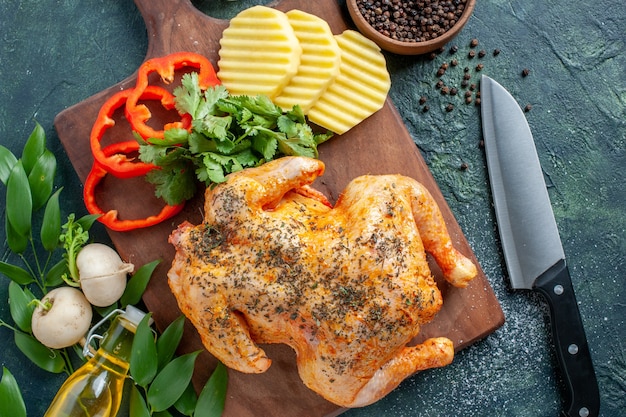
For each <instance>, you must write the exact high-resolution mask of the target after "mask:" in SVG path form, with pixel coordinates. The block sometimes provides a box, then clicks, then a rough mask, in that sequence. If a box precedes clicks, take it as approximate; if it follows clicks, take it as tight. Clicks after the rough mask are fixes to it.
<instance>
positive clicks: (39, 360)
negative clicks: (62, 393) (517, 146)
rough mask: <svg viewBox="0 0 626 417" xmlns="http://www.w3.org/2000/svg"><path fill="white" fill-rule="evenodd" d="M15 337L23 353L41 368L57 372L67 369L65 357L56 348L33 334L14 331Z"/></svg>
mask: <svg viewBox="0 0 626 417" xmlns="http://www.w3.org/2000/svg"><path fill="white" fill-rule="evenodd" d="M14 339H15V344H16V345H17V347H18V348H19V349H20V350H21V351H22V353H23V354H24V355H26V356H27V357H28V359H30V360H31V361H32V362H33V363H34V364H35V365H37V366H39V367H40V368H41V369H44V370H46V371H48V372H52V373H55V374H58V373H61V372H63V371H64V370H65V361H64V360H63V357H62V356H61V355H60V354H59V353H58V352H57V351H55V350H54V349H50V348H48V347H46V346H44V345H43V344H41V342H39V341H38V340H37V339H35V338H34V337H33V336H31V335H29V334H26V333H22V332H20V331H16V332H14Z"/></svg>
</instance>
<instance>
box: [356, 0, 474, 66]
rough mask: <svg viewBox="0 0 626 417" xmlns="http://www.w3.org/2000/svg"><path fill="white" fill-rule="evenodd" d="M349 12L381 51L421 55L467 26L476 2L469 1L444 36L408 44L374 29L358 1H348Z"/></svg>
mask: <svg viewBox="0 0 626 417" xmlns="http://www.w3.org/2000/svg"><path fill="white" fill-rule="evenodd" d="M346 3H347V6H348V12H349V13H350V17H352V20H353V21H354V24H355V25H356V27H357V28H358V29H359V31H360V32H361V33H362V34H363V35H365V36H366V37H368V38H369V39H371V40H373V41H374V42H376V44H377V45H378V46H380V48H381V49H384V50H386V51H389V52H393V53H395V54H399V55H421V54H426V53H429V52H432V51H435V50H437V49H439V48H441V47H442V46H444V45H445V44H446V43H448V42H450V41H451V40H452V39H453V38H454V37H455V36H456V35H457V34H458V33H459V32H460V31H461V29H462V28H463V26H465V24H466V23H467V21H468V20H469V18H470V16H471V15H472V13H473V11H474V6H475V5H476V0H467V2H466V3H465V9H464V10H463V14H462V15H461V17H460V18H459V19H458V20H457V22H456V23H455V24H454V25H453V26H452V27H451V28H450V29H448V30H447V31H446V32H445V33H444V34H443V35H441V36H438V37H436V38H434V39H431V40H428V41H423V42H408V41H400V40H396V39H392V38H390V37H389V36H386V35H384V34H382V33H380V32H378V31H377V30H376V29H374V28H373V27H372V26H371V25H370V24H369V23H368V21H367V20H365V18H364V17H363V15H362V14H361V12H360V11H359V7H358V6H357V0H347V1H346Z"/></svg>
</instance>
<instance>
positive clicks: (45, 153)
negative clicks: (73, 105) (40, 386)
mask: <svg viewBox="0 0 626 417" xmlns="http://www.w3.org/2000/svg"><path fill="white" fill-rule="evenodd" d="M50 155H52V159H50ZM55 173H56V158H54V155H53V154H52V152H50V151H49V150H47V149H46V146H45V135H44V131H43V129H42V128H41V126H40V125H39V124H37V125H36V127H35V129H34V130H33V133H32V134H31V135H30V137H29V139H28V141H27V142H26V145H25V146H24V151H23V153H22V156H21V157H20V158H19V159H18V158H17V157H16V156H15V155H14V154H13V153H12V152H11V151H10V150H9V149H7V148H6V147H4V146H2V145H0V182H2V183H3V184H4V185H5V186H6V193H7V197H11V196H17V197H18V198H17V199H14V198H7V199H6V207H5V210H4V213H5V216H6V217H5V219H4V221H5V225H6V227H5V230H6V234H7V236H6V240H7V242H8V244H9V249H10V251H11V253H12V255H13V256H14V257H17V258H19V260H20V264H19V265H16V264H14V263H10V262H8V261H5V260H2V261H0V274H1V275H4V276H6V277H7V278H9V281H10V282H9V291H8V293H9V303H8V305H9V308H10V315H11V319H12V321H13V323H9V322H5V321H3V320H0V327H6V328H8V329H10V330H11V331H12V332H13V335H14V342H15V345H16V346H17V348H18V349H19V350H20V351H21V352H22V353H23V354H24V355H25V356H26V357H27V358H28V359H29V360H30V361H31V362H32V363H33V364H34V365H36V366H38V367H40V368H41V369H43V370H45V371H48V372H51V373H66V374H67V375H70V374H72V373H73V372H74V364H76V363H79V362H82V361H84V360H85V358H84V357H83V356H82V349H81V348H80V347H79V346H71V347H68V348H63V349H51V348H49V347H46V346H45V345H43V344H42V343H41V342H39V341H38V340H37V339H36V338H35V337H34V336H33V331H32V326H31V323H32V319H31V318H32V315H33V311H34V309H35V304H36V303H37V298H38V297H37V295H41V296H43V295H45V294H47V293H48V292H49V291H50V290H52V289H53V288H56V287H59V286H61V285H63V284H64V278H63V277H66V279H67V280H71V279H72V278H69V277H77V276H78V275H77V271H76V264H75V261H76V255H77V254H78V251H79V250H80V248H81V247H82V246H83V245H84V244H86V243H87V242H88V240H89V230H90V228H91V226H92V225H93V223H94V221H95V219H96V218H97V216H93V215H87V216H83V217H80V218H78V219H77V218H76V215H75V214H73V213H72V214H70V215H68V217H67V222H66V223H65V224H64V225H61V208H60V205H59V195H60V193H61V191H62V188H58V189H57V190H56V191H55V192H54V193H53V189H54V187H53V184H54V177H55ZM34 196H37V197H36V199H38V200H37V201H39V202H37V203H33V202H34V201H35V197H34ZM39 199H40V200H39ZM41 210H44V213H43V216H42V215H41V213H40V211H41ZM37 236H38V237H39V238H36V237H37ZM159 263H160V260H155V261H153V262H150V263H148V264H145V265H143V266H141V267H140V268H139V269H138V270H137V271H136V272H135V273H134V274H133V275H132V277H131V278H130V280H129V281H128V284H127V286H126V290H125V292H124V294H123V295H122V298H121V299H120V301H118V302H117V303H116V304H114V305H112V306H110V307H107V308H106V309H96V311H97V312H99V313H100V316H102V317H105V316H106V315H107V314H108V312H109V311H110V310H113V309H115V308H125V307H126V306H127V305H129V304H136V303H138V302H140V300H141V296H142V294H143V292H144V290H145V289H146V286H147V285H148V282H149V280H150V277H151V276H152V273H153V272H154V270H155V268H156V267H157V265H158V264H159ZM183 324H184V317H182V316H181V318H179V319H178V320H176V321H175V322H173V323H172V324H171V325H170V326H169V327H168V328H167V329H166V330H165V331H164V332H163V333H162V335H161V336H160V337H159V338H158V340H155V338H154V334H153V331H152V330H150V329H148V330H147V331H146V330H145V329H144V330H143V333H142V335H138V336H137V337H138V338H140V341H141V339H143V340H144V341H145V339H146V338H147V339H151V340H152V342H151V343H156V346H157V350H156V352H157V357H158V360H155V362H154V364H155V366H156V371H157V372H156V373H155V374H154V375H153V376H148V377H146V375H145V374H141V372H143V371H141V370H140V371H135V372H136V373H135V374H134V375H133V376H134V377H135V378H136V379H138V380H142V381H143V382H142V384H143V385H142V388H143V389H144V390H145V392H146V393H148V396H149V399H150V401H151V403H149V405H150V411H149V414H132V413H131V415H150V414H152V413H157V414H158V413H159V412H158V411H157V410H156V409H159V410H165V409H168V408H174V409H176V410H179V411H180V410H185V412H184V413H183V414H185V415H192V412H193V410H194V409H195V406H196V401H197V400H198V399H197V398H196V395H195V392H193V388H192V386H191V383H190V380H191V374H192V370H193V368H192V366H191V365H192V364H193V363H194V362H195V356H193V357H190V356H185V355H183V356H180V357H176V355H175V352H176V349H177V347H178V344H179V342H180V340H181V337H182V331H183ZM144 325H145V326H147V324H144ZM138 332H139V330H138ZM73 356H74V357H73ZM181 358H182V359H181ZM131 362H133V359H132V358H131ZM134 363H135V365H134V366H135V367H136V364H137V363H143V362H142V360H141V359H139V360H137V359H136V358H135V360H134ZM165 370H167V372H166V373H163V372H165ZM160 374H163V376H161V377H159V375H160ZM216 375H218V376H219V375H222V373H220V372H217V373H216ZM211 380H214V378H212V379H211ZM172 381H178V382H181V383H182V384H183V389H184V392H182V393H181V391H183V390H182V389H181V388H180V387H179V385H178V384H174V385H172V384H171V382H172ZM218 382H219V383H218V384H217V385H216V384H215V383H213V385H210V386H211V387H212V389H214V390H215V391H214V392H213V393H212V395H213V397H217V400H218V401H217V406H216V409H215V410H217V411H216V413H217V414H212V415H215V416H219V415H220V414H221V411H220V408H219V404H222V408H223V403H224V399H225V395H226V394H225V391H226V387H227V377H224V376H223V375H222V377H221V378H220V379H219V381H218ZM155 384H156V385H155ZM185 387H186V388H185ZM135 391H136V389H135ZM150 392H152V393H151V394H150ZM205 395H207V394H205ZM133 397H134V394H133V393H132V392H131V398H130V407H131V408H132V407H133V404H135V405H136V401H135V400H137V398H133ZM157 397H158V398H157ZM155 398H157V399H155ZM200 398H202V396H201V397H200ZM189 410H191V412H188V411H189ZM181 412H182V411H181ZM165 413H167V412H166V411H165V412H164V413H163V414H164V415H165ZM25 415H26V406H25V404H24V401H23V398H22V394H21V392H20V389H19V386H18V384H17V381H16V380H15V378H14V377H13V375H12V374H11V373H10V372H9V370H8V369H6V368H3V369H2V378H1V379H0V416H15V417H19V416H25Z"/></svg>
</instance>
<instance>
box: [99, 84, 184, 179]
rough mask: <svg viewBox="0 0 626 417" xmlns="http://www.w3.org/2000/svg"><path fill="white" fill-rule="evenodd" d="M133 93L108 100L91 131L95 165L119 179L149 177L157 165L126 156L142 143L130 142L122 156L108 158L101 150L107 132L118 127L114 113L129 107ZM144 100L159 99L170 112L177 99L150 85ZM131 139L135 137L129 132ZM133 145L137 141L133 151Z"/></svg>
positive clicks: (116, 154)
mask: <svg viewBox="0 0 626 417" xmlns="http://www.w3.org/2000/svg"><path fill="white" fill-rule="evenodd" d="M132 93H133V89H127V90H122V91H119V92H117V93H115V94H113V95H112V96H111V97H110V98H109V99H107V100H106V101H105V102H104V104H103V105H102V107H101V108H100V111H99V112H98V116H97V118H96V121H95V122H94V124H93V127H92V128H91V134H90V138H89V140H90V144H91V152H92V154H93V157H94V159H95V161H96V163H98V164H100V165H101V166H102V167H103V168H105V170H106V171H108V172H109V173H111V174H113V175H114V176H116V177H118V178H130V177H136V176H139V175H143V174H146V173H147V172H149V171H151V170H152V169H154V168H156V166H155V165H152V164H146V163H143V162H139V161H136V160H134V158H129V157H128V156H127V155H128V154H130V153H132V152H134V151H137V150H139V143H138V142H137V141H135V140H133V141H129V142H128V143H127V144H126V145H125V146H124V152H123V153H113V154H111V155H105V153H104V152H103V150H102V144H101V143H100V142H101V141H102V138H103V136H104V133H105V132H106V131H107V130H108V129H110V128H111V127H113V126H114V125H115V120H113V114H114V113H115V111H116V110H117V109H119V108H121V107H122V106H124V105H125V104H126V101H127V100H128V97H129V96H130V95H131V94H132ZM140 99H141V100H159V101H160V102H161V105H162V106H163V107H164V108H165V109H167V110H171V109H173V108H174V96H173V95H172V94H171V93H170V92H169V91H167V90H166V89H164V88H162V87H158V86H152V85H151V86H148V87H147V88H146V89H145V90H144V91H143V93H142V94H141V95H140ZM189 124H190V118H189V120H186V121H185V120H183V125H184V127H185V128H187V126H189ZM165 127H166V128H169V125H166V126H165ZM129 136H131V137H132V135H131V134H130V132H129ZM131 142H134V149H133V145H131Z"/></svg>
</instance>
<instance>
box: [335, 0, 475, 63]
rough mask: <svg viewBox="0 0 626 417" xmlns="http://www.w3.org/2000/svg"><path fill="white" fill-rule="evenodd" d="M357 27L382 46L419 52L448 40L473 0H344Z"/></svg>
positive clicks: (467, 14) (462, 22) (404, 52)
mask: <svg viewBox="0 0 626 417" xmlns="http://www.w3.org/2000/svg"><path fill="white" fill-rule="evenodd" d="M346 3H347V6H348V12H349V13H350V16H351V17H352V20H353V21H354V24H355V25H356V27H357V28H358V29H359V31H360V32H361V33H362V34H363V35H365V36H366V37H368V38H369V39H371V40H373V41H374V42H376V44H377V45H378V46H379V47H380V48H381V49H384V50H386V51H389V52H393V53H396V54H400V55H421V54H426V53H429V52H432V51H436V50H437V49H439V48H441V47H442V46H443V45H445V44H446V43H448V42H450V41H451V40H452V39H453V38H454V37H455V36H456V35H457V34H458V33H459V32H460V31H461V29H462V28H463V26H465V24H466V23H467V21H468V20H469V18H470V16H471V15H472V12H473V11H474V6H475V5H476V0H438V1H437V0H413V1H410V0H347V1H346Z"/></svg>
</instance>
